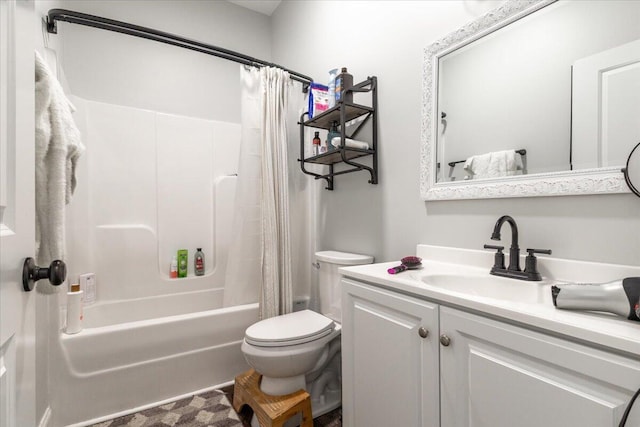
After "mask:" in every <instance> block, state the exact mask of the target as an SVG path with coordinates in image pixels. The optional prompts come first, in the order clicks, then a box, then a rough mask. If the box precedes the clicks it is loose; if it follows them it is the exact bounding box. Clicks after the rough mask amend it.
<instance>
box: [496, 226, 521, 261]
mask: <svg viewBox="0 0 640 427" xmlns="http://www.w3.org/2000/svg"><path fill="white" fill-rule="evenodd" d="M505 222H508V223H509V225H510V226H511V247H510V248H509V267H507V270H509V271H520V247H519V246H518V225H517V224H516V220H515V219H513V218H511V217H510V216H509V215H503V216H501V217H500V218H498V221H497V222H496V225H495V227H493V234H491V240H500V229H501V228H502V224H504V223H505Z"/></svg>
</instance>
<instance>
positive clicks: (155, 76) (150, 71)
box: [51, 0, 271, 123]
mask: <svg viewBox="0 0 640 427" xmlns="http://www.w3.org/2000/svg"><path fill="white" fill-rule="evenodd" d="M62 4H63V7H64V8H66V9H71V10H75V11H78V12H84V13H89V14H93V15H98V16H102V17H105V18H111V19H115V20H120V21H125V22H128V23H132V24H137V25H141V26H145V27H150V28H153V29H156V30H160V31H166V32H169V33H173V34H176V35H179V36H182V37H185V38H188V39H193V40H196V41H200V42H204V43H208V44H212V45H215V46H220V47H224V48H226V49H231V50H235V51H238V52H241V53H244V54H246V55H250V56H253V57H257V58H259V59H263V60H270V58H271V49H270V45H271V44H270V40H271V37H270V26H269V19H268V17H267V16H265V15H261V14H259V13H257V12H253V11H250V10H248V9H245V8H241V7H239V6H236V5H234V4H231V3H227V2H226V1H197V0H186V1H153V2H151V1H144V0H133V1H122V0H115V1H93V0H91V1H88V0H80V1H76V0H64V1H63V3H62ZM58 28H59V30H58V35H57V36H51V37H52V38H56V37H58V38H62V39H63V45H64V56H63V61H62V62H63V64H64V71H65V75H66V79H67V81H68V85H69V89H70V91H71V93H73V94H74V95H77V96H79V97H81V98H84V99H88V100H94V101H100V102H106V103H110V104H115V105H123V106H130V107H137V108H143V109H147V110H153V111H159V112H165V113H171V114H179V115H184V116H190V117H200V118H205V119H215V120H221V121H225V122H236V123H237V122H239V117H240V96H239V94H240V83H239V71H238V67H239V65H238V64H237V63H235V62H231V61H228V60H225V59H220V58H216V57H214V56H210V55H205V54H202V53H199V52H193V51H190V50H187V49H182V48H178V47H174V46H170V45H166V44H161V43H158V42H154V41H150V40H144V39H140V38H136V37H132V36H128V35H123V34H118V33H114V32H110V31H105V30H98V29H94V28H90V27H84V26H80V25H75V24H69V23H64V22H63V23H59V24H58Z"/></svg>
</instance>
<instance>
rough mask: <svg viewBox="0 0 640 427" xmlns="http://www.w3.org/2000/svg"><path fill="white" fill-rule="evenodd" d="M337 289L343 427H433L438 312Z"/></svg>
mask: <svg viewBox="0 0 640 427" xmlns="http://www.w3.org/2000/svg"><path fill="white" fill-rule="evenodd" d="M342 286H343V287H342V304H343V309H342V313H343V314H342V390H343V398H342V402H343V419H344V425H345V427H390V426H407V427H421V426H422V427H437V426H439V425H440V419H439V408H438V406H439V396H438V393H439V386H438V306H437V305H435V304H430V303H428V302H426V301H420V300H418V299H414V298H411V297H408V296H403V295H400V294H397V293H393V292H389V291H385V290H382V289H379V288H374V287H371V286H368V285H365V284H362V283H357V282H354V281H351V280H347V279H343V280H342ZM421 328H424V329H421ZM425 331H427V334H426V337H423V336H422V335H425Z"/></svg>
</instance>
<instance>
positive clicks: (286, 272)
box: [260, 67, 293, 319]
mask: <svg viewBox="0 0 640 427" xmlns="http://www.w3.org/2000/svg"><path fill="white" fill-rule="evenodd" d="M260 74H261V80H262V86H263V94H262V279H263V281H262V290H261V292H260V317H261V318H263V319H266V318H268V317H273V316H277V315H279V314H285V313H290V312H291V309H292V302H293V297H292V292H293V291H292V281H291V236H290V233H289V174H288V163H287V100H288V98H289V87H290V82H291V80H290V79H289V73H287V72H285V71H283V70H280V69H278V68H271V67H263V68H262V69H261V70H260Z"/></svg>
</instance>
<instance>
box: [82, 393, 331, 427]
mask: <svg viewBox="0 0 640 427" xmlns="http://www.w3.org/2000/svg"><path fill="white" fill-rule="evenodd" d="M232 401H233V386H232V385H231V386H229V387H225V388H223V389H221V390H212V391H208V392H206V393H201V394H198V395H195V396H190V397H187V398H184V399H180V400H177V401H175V402H171V403H167V404H165V405H160V406H156V407H154V408H150V409H145V410H144V411H140V412H137V413H135V414H130V415H125V416H123V417H118V418H115V419H113V420H109V421H104V422H101V423H98V424H94V425H93V426H91V427H125V426H126V427H250V416H251V414H250V413H249V412H242V413H240V414H237V413H236V412H235V411H234V410H233V408H232V406H231V402H232ZM313 426H314V427H342V408H338V409H336V410H334V411H332V412H329V413H328V414H325V415H323V416H321V417H318V418H316V419H315V420H313Z"/></svg>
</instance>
